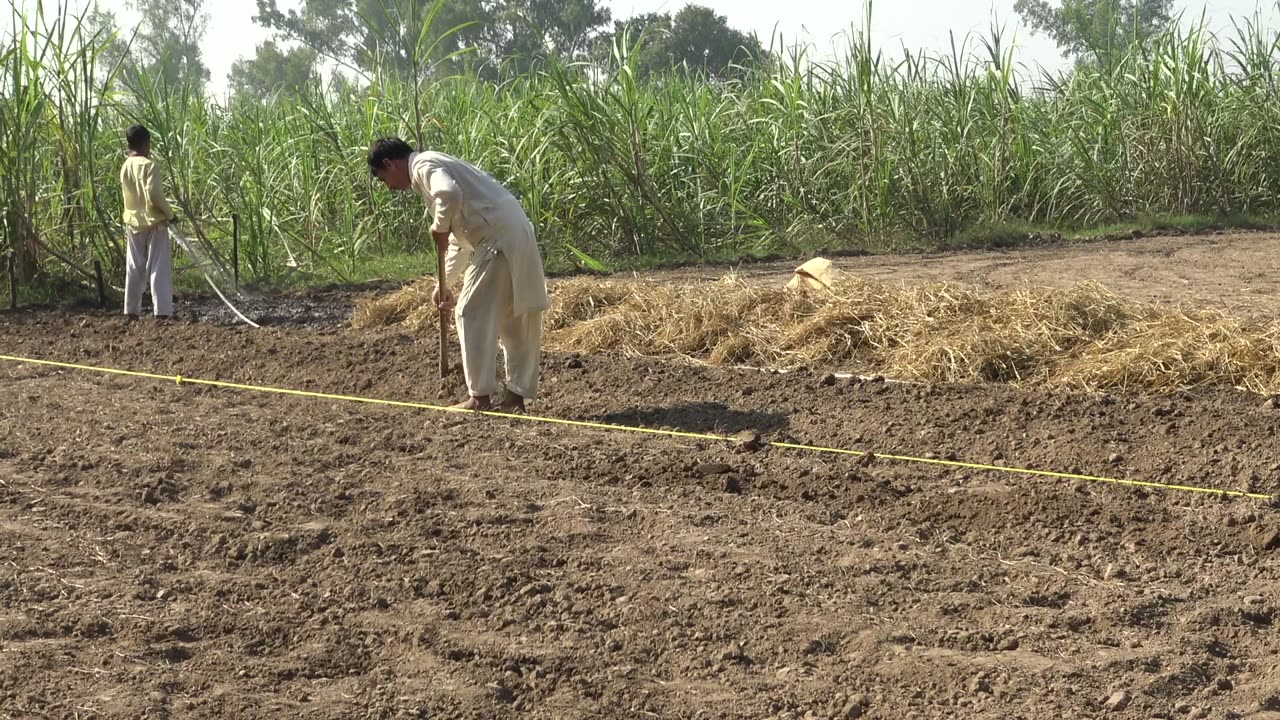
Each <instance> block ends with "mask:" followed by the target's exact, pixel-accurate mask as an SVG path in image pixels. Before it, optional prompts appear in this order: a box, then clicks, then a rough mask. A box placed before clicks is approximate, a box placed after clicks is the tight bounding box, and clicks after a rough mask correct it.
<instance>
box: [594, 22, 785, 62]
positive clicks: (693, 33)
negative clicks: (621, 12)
mask: <svg viewBox="0 0 1280 720" xmlns="http://www.w3.org/2000/svg"><path fill="white" fill-rule="evenodd" d="M624 38H630V39H631V40H632V41H634V40H635V39H637V38H644V44H643V46H642V47H641V48H639V49H638V50H637V51H636V54H637V55H638V56H639V57H637V58H636V60H635V64H634V66H635V69H636V71H637V72H639V73H640V74H641V75H643V76H648V75H651V74H654V73H661V72H666V71H669V70H671V69H673V68H684V69H686V70H689V71H693V72H698V73H703V74H706V75H710V76H712V77H716V78H724V77H728V76H731V75H733V74H734V72H735V70H737V69H738V68H740V67H742V66H753V65H758V64H760V63H762V62H763V61H764V60H765V55H766V53H765V51H764V48H763V47H762V46H761V45H760V40H759V38H757V37H755V36H754V35H747V34H746V33H743V32H742V31H740V30H735V29H733V28H732V27H730V26H729V22H728V19H727V18H725V17H724V16H723V15H717V14H716V12H715V11H714V10H712V9H711V8H708V7H704V6H702V5H686V6H684V7H683V8H681V9H680V10H679V11H678V12H677V13H676V14H675V16H674V17H673V16H671V15H670V14H667V13H646V14H643V15H637V16H635V17H633V18H630V19H628V20H624V21H621V22H617V23H615V24H614V32H613V34H611V35H605V36H602V37H601V38H600V39H599V40H598V42H597V43H596V48H597V55H600V56H603V57H607V56H608V55H610V54H611V53H612V48H613V45H614V44H616V43H617V42H620V41H622V42H625V40H624Z"/></svg>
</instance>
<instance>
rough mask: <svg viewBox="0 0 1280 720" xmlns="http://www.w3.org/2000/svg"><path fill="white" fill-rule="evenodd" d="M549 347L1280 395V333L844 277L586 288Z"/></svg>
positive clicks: (408, 306)
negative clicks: (827, 285) (808, 285)
mask: <svg viewBox="0 0 1280 720" xmlns="http://www.w3.org/2000/svg"><path fill="white" fill-rule="evenodd" d="M432 288H433V281H432V280H431V279H424V280H423V281H420V282H418V283H416V284H414V285H410V286H408V287H406V288H404V289H402V290H400V291H398V292H396V293H393V294H391V295H388V296H384V297H380V298H376V299H373V300H370V301H367V302H365V303H363V304H361V305H360V306H359V307H358V308H357V310H356V314H355V317H354V320H353V322H354V324H355V325H356V326H358V327H368V326H379V325H391V324H395V323H403V324H404V325H406V326H408V327H409V328H410V329H412V330H415V331H417V330H420V329H421V330H430V329H431V328H434V327H435V322H436V320H435V318H436V316H437V312H436V310H435V308H434V307H433V306H432V304H431V290H432ZM552 296H553V307H552V309H551V311H550V313H549V314H548V317H547V325H546V327H547V345H548V346H549V347H551V348H554V349H559V350H566V351H579V352H597V351H607V352H621V353H627V354H632V355H648V356H668V357H682V358H687V359H691V360H694V361H698V362H706V363H710V364H713V365H758V366H769V367H787V366H795V365H801V364H803V365H807V366H809V367H815V368H816V367H823V368H832V369H834V368H841V369H848V370H854V371H858V372H863V373H880V374H883V375H886V376H889V377H894V378H899V379H903V380H918V381H927V382H963V381H972V380H984V381H990V382H1009V383H1022V384H1042V385H1050V386H1058V387H1070V388H1076V389H1084V390H1105V389H1134V390H1155V391H1174V390H1180V389H1184V388H1190V387H1196V386H1202V385H1219V386H1233V387H1239V388H1244V389H1247V390H1250V391H1253V392H1257V393H1264V394H1271V393H1277V392H1280V323H1277V322H1269V323H1261V322H1256V321H1250V320H1245V319H1241V318H1236V317H1231V316H1228V315H1226V314H1223V313H1221V312H1217V311H1211V310H1194V311H1183V310H1178V309H1174V308H1169V307H1163V306H1158V305H1150V304H1142V303H1137V302H1132V301H1129V300H1125V299H1123V298H1121V297H1119V296H1117V295H1115V294H1114V293H1111V292H1109V291H1108V290H1106V289H1105V288H1103V287H1101V286H1099V285H1096V284H1091V283H1086V284H1082V285H1078V286H1076V287H1073V288H1071V289H1068V290H1052V289H1023V290H1016V291H1005V292H985V291H981V290H979V289H977V288H970V287H962V286H956V285H946V284H935V285H924V286H915V287H904V286H900V285H892V284H887V283H883V282H875V281H868V280H861V279H857V278H854V277H847V276H846V277H843V278H841V280H840V282H838V283H837V284H836V285H834V286H833V288H832V289H821V290H816V289H795V290H786V289H781V288H775V287H763V286H757V285H750V284H748V283H746V282H744V281H743V280H742V279H740V278H737V277H734V276H732V275H730V276H727V277H725V278H723V279H722V280H720V281H718V282H715V283H701V284H672V283H661V282H648V281H635V280H632V281H616V280H596V279H573V280H567V281H564V282H560V283H558V284H557V285H556V286H555V288H554V291H553V293H552Z"/></svg>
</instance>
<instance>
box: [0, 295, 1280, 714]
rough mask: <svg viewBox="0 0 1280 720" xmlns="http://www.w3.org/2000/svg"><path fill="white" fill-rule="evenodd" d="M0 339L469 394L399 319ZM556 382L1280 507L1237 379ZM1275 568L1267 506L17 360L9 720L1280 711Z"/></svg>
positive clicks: (1256, 423)
mask: <svg viewBox="0 0 1280 720" xmlns="http://www.w3.org/2000/svg"><path fill="white" fill-rule="evenodd" d="M281 302H282V303H283V306H284V309H282V310H280V313H281V315H290V314H292V315H294V316H296V315H298V314H300V313H301V314H304V315H305V313H306V312H307V311H306V308H305V306H306V305H308V303H309V301H308V299H307V298H297V297H294V298H291V299H287V300H282V301H281ZM325 302H340V300H339V299H336V298H333V297H327V298H326V299H325ZM291 308H292V309H291ZM316 312H317V313H318V314H320V315H323V314H325V312H327V311H323V309H322V310H317V311H316ZM282 325H283V324H282ZM0 348H2V350H0V352H3V353H5V354H10V355H24V356H30V357H37V358H47V359H54V360H62V361H68V362H76V363H85V364H90V365H101V366H110V367H116V368H125V369H132V370H145V371H152V372H158V373H164V374H182V375H184V376H187V377H196V378H211V379H222V380H234V381H239V382H245V383H262V384H270V385H278V386H282V387H290V388H297V389H305V390H314V391H324V392H336V393H352V394H359V395H363V396H369V397H376V398H391V399H398V400H415V401H426V402H439V401H441V400H443V399H448V400H454V399H458V398H457V393H458V392H459V390H458V388H457V387H456V383H454V384H450V385H449V386H447V387H444V388H442V387H441V385H440V382H439V381H438V380H436V379H435V378H434V377H433V372H434V368H435V367H436V356H435V352H434V348H433V343H432V341H431V340H430V339H419V338H414V337H411V336H408V335H405V334H403V333H401V332H399V331H398V330H386V331H378V332H369V331H353V330H349V329H346V328H343V327H340V326H336V325H332V324H324V323H321V324H319V325H317V324H315V323H308V322H297V323H293V324H288V325H283V326H276V327H266V328H263V329H261V330H253V329H251V328H247V327H244V326H238V327H237V326H230V325H225V324H218V323H214V322H191V321H182V322H177V323H174V324H170V325H165V326H159V325H156V324H154V323H152V322H147V321H144V322H141V323H137V324H132V325H129V324H125V323H124V322H122V321H121V320H120V319H118V318H117V317H116V316H115V315H110V314H106V313H98V312H62V311H48V310H43V311H38V312H18V313H3V314H0ZM455 352H456V348H455ZM543 378H544V391H545V395H544V397H543V398H542V399H541V400H540V402H538V403H537V404H536V407H534V408H533V410H534V411H535V412H537V413H539V414H542V415H547V416H552V417H557V418H571V419H586V420H596V421H603V422H608V423H618V424H632V425H642V426H647V427H664V428H672V429H679V430H685V431H690V432H714V433H721V434H733V433H736V432H739V431H742V430H754V431H758V432H760V433H763V434H764V435H765V437H766V439H769V440H783V441H791V442H801V443H813V444H817V445H823V446H831V447H839V448H850V449H858V450H868V451H872V452H876V453H882V454H884V453H891V454H892V453H897V454H908V455H915V456H921V457H925V458H934V459H942V460H949V459H956V460H961V461H972V462H986V463H990V462H994V463H999V464H1007V465H1012V466H1018V467H1034V468H1042V469H1050V470H1059V471H1064V472H1078V473H1081V472H1082V473H1089V474H1096V475H1104V476H1109V477H1117V478H1126V477H1127V478H1134V479H1141V480H1151V481H1157V482H1166V483H1179V484H1189V485H1198V486H1211V487H1217V488H1224V489H1232V490H1248V491H1251V492H1262V493H1280V455H1278V453H1277V437H1276V436H1277V430H1280V409H1276V408H1275V407H1273V406H1272V404H1271V403H1268V402H1264V399H1263V398H1258V397H1254V396H1250V395H1244V394H1236V393H1232V392H1197V393H1194V394H1188V395H1183V396H1176V397H1137V396H1135V397H1124V396H1120V397H1085V396H1079V395H1071V394H1064V393H1053V394H1050V393H1034V392H1030V393H1029V392H1020V391H1015V390H1012V389H1009V388H1005V387H997V386H973V387H923V386H912V385H899V384H893V383H880V382H854V381H846V380H838V381H836V382H832V381H831V378H827V377H823V376H822V374H821V373H792V374H786V375H770V374H764V373H755V372H747V371H737V372H735V371H727V370H712V369H705V368H695V367H688V366H683V365H677V364H671V363H664V362H657V361H648V360H640V359H626V358H615V357H566V356H561V355H549V356H547V357H546V359H545V363H544V373H543ZM1278 581H1280V515H1278V514H1277V512H1276V510H1275V509H1274V508H1273V507H1272V506H1271V505H1269V504H1267V503H1265V502H1260V501H1252V500H1238V499H1221V498H1217V497H1213V496H1206V495H1200V494H1194V493H1189V492H1178V491H1154V490H1146V489H1141V488H1133V487H1126V486H1116V485H1108V484H1103V483H1091V482H1084V481H1064V480H1052V479H1046V478H1039V477H1032V476H1021V475H1016V474H1009V473H994V472H989V471H978V470H968V469H963V468H954V467H947V466H933V465H926V464H919V463H907V462H897V461H888V460H883V459H880V460H874V461H871V462H868V461H867V459H865V458H858V457H850V456H839V455H820V454H814V453H811V452H806V451H796V450H783V449H778V448H765V449H762V450H758V451H750V450H744V449H740V448H736V447H734V446H733V445H732V444H728V443H718V442H711V441H705V440H694V439H674V438H667V437H656V436H648V435H641V434H627V433H622V432H615V431H601V430H589V429H583V428H577V427H569V426H560V425H551V424H538V423H533V422H528V421H517V420H506V419H495V418H483V417H477V416H463V415H455V414H443V413H437V412H432V411H428V410H417V409H407V408H394V407H385V406H377V405H364V404H357V403H350V402H344V401H339V400H321V399H311V398H300V397H290V396H281V395H271V394H261V393H253V392H248V391H239V390H228V389H213V388H206V387H200V386H192V385H177V384H175V383H165V382H160V381H153V380H145V379H137V378H130V377H121V376H108V375H98V374H93V373H88V372H81V371H68V370H57V369H52V368H47V367H37V366H32V365H24V364H16V363H11V362H4V363H0V651H2V652H0V717H14V718H28V717H33V718H90V717H102V718H321V719H327V718H334V719H337V718H343V719H346V718H404V717H433V718H434V717H448V718H455V717H456V718H501V717H531V718H585V717H609V718H638V717H663V718H797V719H798V718H859V717H862V718H886V719H889V718H1052V717H1062V718H1101V717H1116V718H1202V717H1207V718H1228V717H1236V718H1280V657H1278V653H1280V629H1278V628H1277V621H1278V620H1280V618H1278V617H1277V615H1278V612H1280V600H1278V599H1277V587H1278V586H1277V582H1278Z"/></svg>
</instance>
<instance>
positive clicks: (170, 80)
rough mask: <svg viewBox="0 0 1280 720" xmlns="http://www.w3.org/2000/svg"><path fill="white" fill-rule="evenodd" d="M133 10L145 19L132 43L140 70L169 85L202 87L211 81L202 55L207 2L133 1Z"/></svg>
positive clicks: (177, 0)
mask: <svg viewBox="0 0 1280 720" xmlns="http://www.w3.org/2000/svg"><path fill="white" fill-rule="evenodd" d="M130 7H131V8H132V9H133V10H134V11H136V12H138V13H139V14H140V15H141V16H142V23H141V24H140V25H139V27H138V34H137V36H136V37H135V38H134V42H133V54H134V58H135V60H136V62H137V65H138V69H139V70H141V71H143V72H146V73H147V74H148V75H150V76H151V77H152V78H153V79H154V80H156V81H157V82H164V83H167V84H168V85H169V86H174V85H179V84H182V83H192V84H193V85H194V86H195V87H197V88H203V87H204V86H205V84H206V83H208V81H209V68H208V67H207V66H205V64H204V56H203V54H202V53H201V52H200V43H201V42H203V41H204V36H205V32H206V31H207V30H208V28H209V15H208V13H206V12H205V10H204V0H133V1H132V2H131V3H130Z"/></svg>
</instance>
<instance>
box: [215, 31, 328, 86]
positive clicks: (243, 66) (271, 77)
mask: <svg viewBox="0 0 1280 720" xmlns="http://www.w3.org/2000/svg"><path fill="white" fill-rule="evenodd" d="M227 79H228V81H229V83H230V86H231V89H232V91H233V92H235V93H242V94H244V95H247V96H248V97H250V98H253V99H255V100H263V99H265V98H266V97H267V96H268V95H272V94H274V93H277V92H285V93H290V94H293V95H300V94H302V93H303V92H304V91H305V90H306V89H307V88H308V87H309V86H310V85H312V84H314V83H316V82H318V81H319V73H318V72H317V71H316V52H315V51H314V50H312V49H311V48H308V47H305V46H304V47H296V48H292V49H288V50H281V49H280V46H279V45H277V44H276V43H275V42H272V41H270V40H269V41H267V42H265V43H263V44H261V45H259V46H258V52H257V55H256V56H254V57H253V58H251V59H242V60H237V61H236V62H235V64H234V65H232V66H231V73H230V74H229V75H228V77H227Z"/></svg>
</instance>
